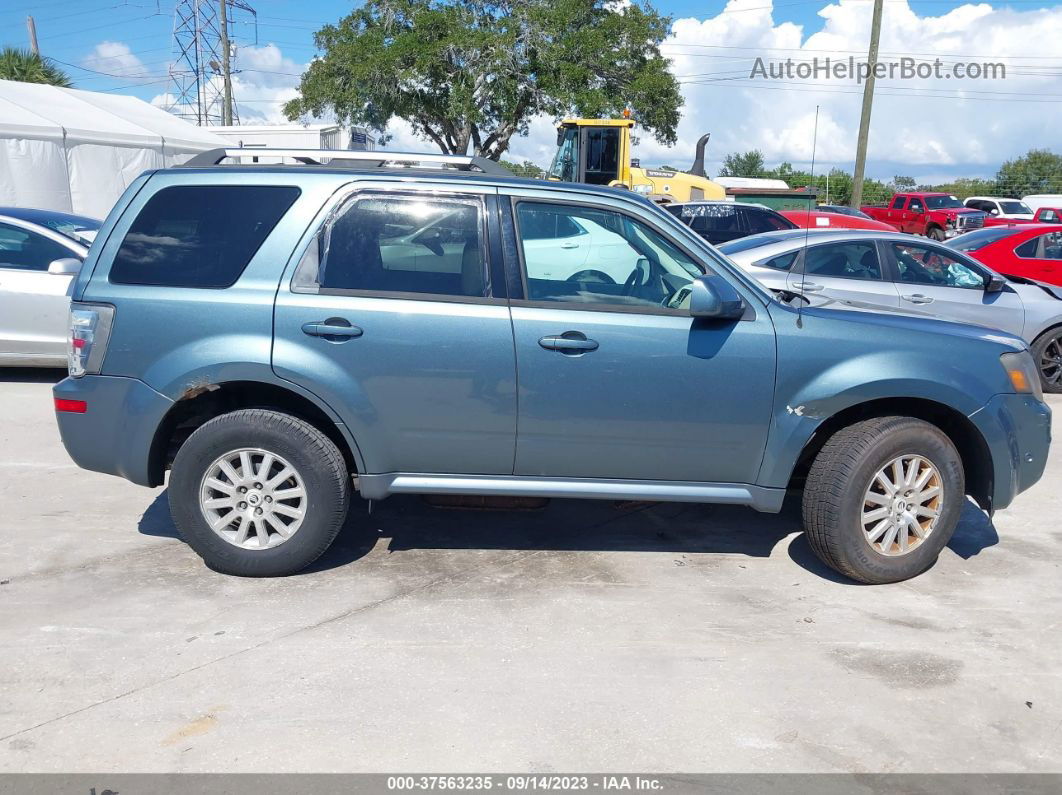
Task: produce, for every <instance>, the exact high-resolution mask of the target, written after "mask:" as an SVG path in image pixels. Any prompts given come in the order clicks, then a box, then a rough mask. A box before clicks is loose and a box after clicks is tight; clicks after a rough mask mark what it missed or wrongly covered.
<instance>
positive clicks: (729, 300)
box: [690, 276, 745, 320]
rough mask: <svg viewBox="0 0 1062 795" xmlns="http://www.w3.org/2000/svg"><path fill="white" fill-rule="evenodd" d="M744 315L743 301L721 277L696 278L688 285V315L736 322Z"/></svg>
mask: <svg viewBox="0 0 1062 795" xmlns="http://www.w3.org/2000/svg"><path fill="white" fill-rule="evenodd" d="M744 314H745V301H744V299H742V297H741V296H740V295H739V294H738V291H737V290H735V289H734V288H733V287H731V285H730V282H728V281H727V280H726V279H724V278H722V277H721V276H698V277H697V278H696V279H694V280H693V284H692V285H690V315H691V316H692V317H712V318H716V319H717V320H736V319H738V318H740V317H741V316H742V315H744Z"/></svg>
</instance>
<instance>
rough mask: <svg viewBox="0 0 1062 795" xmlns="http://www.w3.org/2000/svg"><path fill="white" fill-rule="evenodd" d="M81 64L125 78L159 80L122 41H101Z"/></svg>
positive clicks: (95, 70) (96, 70) (87, 67)
mask: <svg viewBox="0 0 1062 795" xmlns="http://www.w3.org/2000/svg"><path fill="white" fill-rule="evenodd" d="M81 65H82V66H84V67H85V68H86V69H91V70H92V71H94V72H102V73H104V74H106V75H112V76H114V77H121V78H125V79H132V80H135V79H138V78H139V79H147V80H153V79H154V80H157V79H158V77H157V76H155V77H151V75H149V73H148V70H147V69H146V68H145V67H144V63H143V62H142V61H141V60H140V59H139V58H138V57H137V56H136V55H134V54H133V52H132V51H131V50H130V49H129V45H128V44H125V43H124V42H120V41H101V42H100V43H99V44H97V45H96V46H95V47H93V48H92V52H91V53H89V54H88V55H86V56H85V57H84V58H82V59H81Z"/></svg>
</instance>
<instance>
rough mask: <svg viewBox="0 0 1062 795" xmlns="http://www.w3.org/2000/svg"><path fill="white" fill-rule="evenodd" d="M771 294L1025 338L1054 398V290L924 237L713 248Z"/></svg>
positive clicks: (1057, 310)
mask: <svg viewBox="0 0 1062 795" xmlns="http://www.w3.org/2000/svg"><path fill="white" fill-rule="evenodd" d="M719 250H720V251H721V252H723V253H724V254H726V255H727V256H728V257H730V259H732V260H734V262H736V263H737V264H738V265H739V266H740V267H741V268H742V269H743V270H745V271H746V272H748V273H749V274H751V275H752V276H754V277H755V278H756V279H758V280H759V281H760V282H762V283H763V284H764V285H765V286H766V287H768V288H770V289H772V290H786V291H789V292H791V293H801V294H814V295H821V296H825V297H830V298H835V299H840V300H848V301H859V302H863V303H870V304H878V305H883V306H886V307H890V308H893V309H896V308H900V309H903V308H907V309H911V310H918V311H919V312H920V313H922V314H925V313H931V314H933V315H936V316H937V317H940V318H944V319H947V320H957V321H960V322H963V323H974V324H976V325H980V326H987V327H989V328H998V329H1002V330H1004V331H1009V332H1010V333H1012V334H1016V335H1018V336H1020V337H1022V338H1023V339H1025V340H1026V341H1027V342H1028V343H1029V345H1030V347H1031V348H1032V351H1033V356H1034V357H1035V358H1036V359H1037V362H1038V364H1039V367H1040V380H1041V381H1042V383H1043V387H1044V389H1045V390H1046V391H1049V392H1062V288H1059V287H1053V286H1051V285H1047V284H1042V283H1040V282H1034V281H1031V280H1026V279H1017V278H1013V277H1004V276H1001V275H999V274H998V273H995V272H994V271H992V270H990V269H989V268H986V267H985V266H984V265H983V264H981V263H980V262H977V261H976V260H973V259H971V258H970V257H967V256H966V255H965V254H963V253H961V252H959V251H956V250H955V249H952V248H948V247H946V246H943V245H939V244H937V243H934V242H933V241H931V240H927V239H926V238H924V237H915V236H913V235H904V234H900V233H899V232H897V233H889V232H877V231H874V230H857V229H846V230H830V231H826V230H823V231H811V230H804V229H793V230H786V231H782V232H767V233H765V234H760V235H753V236H752V237H746V238H742V239H740V240H734V241H732V242H729V243H724V244H723V245H721V246H719Z"/></svg>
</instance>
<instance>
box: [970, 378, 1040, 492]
mask: <svg viewBox="0 0 1062 795" xmlns="http://www.w3.org/2000/svg"><path fill="white" fill-rule="evenodd" d="M970 421H971V422H973V423H974V425H976V426H977V428H978V430H980V431H981V435H982V436H984V439H985V441H986V442H987V444H988V448H989V452H990V453H991V454H992V472H993V484H992V509H993V510H1001V509H1003V508H1006V507H1007V506H1008V505H1010V504H1011V502H1013V500H1014V498H1015V497H1016V496H1017V495H1018V494H1020V493H1021V492H1023V491H1025V490H1026V489H1027V488H1029V487H1030V486H1032V485H1033V484H1034V483H1036V481H1038V480H1039V479H1040V477H1041V476H1042V475H1043V474H1044V467H1045V466H1046V465H1047V451H1048V449H1049V448H1050V446H1051V409H1050V408H1048V407H1047V405H1046V404H1044V403H1041V402H1040V401H1039V400H1036V398H1034V397H1032V396H1031V395H996V396H995V397H994V398H992V399H991V400H990V401H989V402H988V403H987V405H985V407H984V408H982V409H979V410H978V411H975V412H974V413H973V414H971V415H970Z"/></svg>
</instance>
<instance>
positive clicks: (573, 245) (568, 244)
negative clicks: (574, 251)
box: [561, 243, 579, 248]
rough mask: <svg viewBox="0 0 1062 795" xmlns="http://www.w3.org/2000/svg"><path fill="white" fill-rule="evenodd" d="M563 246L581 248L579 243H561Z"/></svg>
mask: <svg viewBox="0 0 1062 795" xmlns="http://www.w3.org/2000/svg"><path fill="white" fill-rule="evenodd" d="M561 248H579V244H578V243H561Z"/></svg>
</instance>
